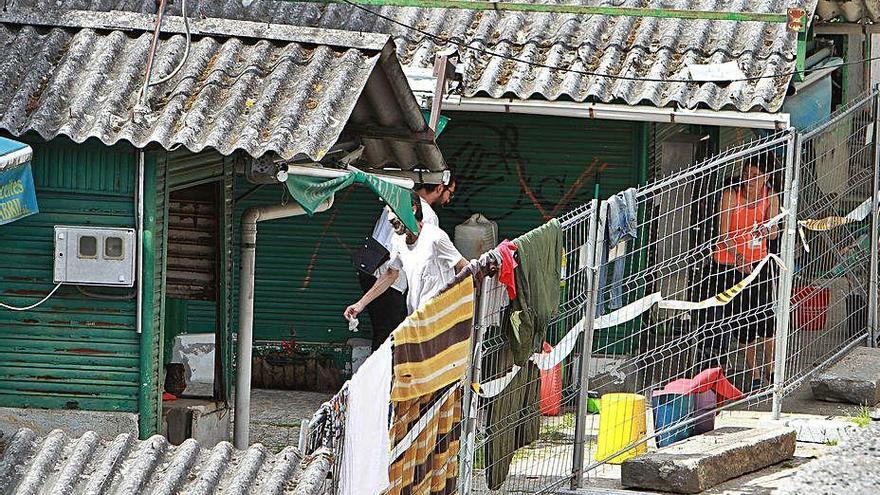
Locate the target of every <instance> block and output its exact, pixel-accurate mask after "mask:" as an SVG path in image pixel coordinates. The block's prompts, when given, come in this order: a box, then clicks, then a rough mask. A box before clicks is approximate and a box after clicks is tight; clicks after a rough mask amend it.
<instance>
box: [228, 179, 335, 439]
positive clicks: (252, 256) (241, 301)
mask: <svg viewBox="0 0 880 495" xmlns="http://www.w3.org/2000/svg"><path fill="white" fill-rule="evenodd" d="M333 199H334V197H333V196H331V197H330V199H328V200H326V201H325V202H323V203H321V205H320V206H319V207H318V209H317V210H316V213H317V212H322V211H326V210H328V209H330V207H331V206H333ZM305 214H306V211H305V210H304V209H303V208H302V206H300V205H299V204H297V203H289V204H287V205H284V206H281V205H271V206H269V205H267V206H252V207H250V208H248V209H247V210H246V211H245V212H244V215H242V217H241V275H240V278H239V279H240V284H241V286H240V287H239V291H238V358H237V359H238V367H237V368H236V372H235V420H234V433H233V442H234V444H235V448H237V449H241V450H245V449H247V448H248V445H249V435H248V433H249V432H248V429H249V426H250V423H251V360H252V359H253V351H254V267H255V265H256V258H257V223H258V222H265V221H268V220H276V219H279V218H289V217H296V216H301V215H305Z"/></svg>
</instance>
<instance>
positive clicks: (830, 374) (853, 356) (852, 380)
mask: <svg viewBox="0 0 880 495" xmlns="http://www.w3.org/2000/svg"><path fill="white" fill-rule="evenodd" d="M810 387H811V388H812V390H813V397H815V398H816V399H818V400H824V401H830V402H848V403H851V404H858V405H867V406H873V405H874V404H877V403H878V402H880V348H878V349H872V348H869V347H857V348H856V349H854V350H853V351H852V352H851V353H850V354H848V355H847V356H846V357H845V358H843V359H842V360H840V362H838V363H837V364H835V365H834V366H832V367H831V368H829V369H828V370H826V371H824V372H822V373H820V374H819V375H817V376H816V377H815V378H813V379H812V380H810Z"/></svg>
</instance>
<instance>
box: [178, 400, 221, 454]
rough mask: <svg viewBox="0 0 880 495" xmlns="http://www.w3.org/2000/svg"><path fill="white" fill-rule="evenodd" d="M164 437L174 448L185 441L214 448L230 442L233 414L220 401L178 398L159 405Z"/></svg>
mask: <svg viewBox="0 0 880 495" xmlns="http://www.w3.org/2000/svg"><path fill="white" fill-rule="evenodd" d="M162 423H163V427H164V432H163V433H164V435H165V436H166V437H167V438H168V441H169V442H171V443H172V444H174V445H180V444H182V443H183V442H184V441H185V440H187V439H188V438H192V439H194V440H196V441H198V442H199V444H200V445H201V446H202V447H205V448H213V447H214V446H215V445H217V444H218V443H220V442H224V441H229V440H230V439H231V437H230V425H231V424H232V413H231V411H230V409H229V408H228V407H227V406H226V404H225V403H223V402H214V401H210V400H202V399H178V400H176V401H172V402H165V403H164V404H163V405H162Z"/></svg>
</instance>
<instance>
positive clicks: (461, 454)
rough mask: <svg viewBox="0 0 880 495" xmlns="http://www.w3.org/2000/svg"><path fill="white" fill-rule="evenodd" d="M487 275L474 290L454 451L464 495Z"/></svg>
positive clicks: (469, 464)
mask: <svg viewBox="0 0 880 495" xmlns="http://www.w3.org/2000/svg"><path fill="white" fill-rule="evenodd" d="M489 287H490V284H489V279H488V278H484V279H483V283H482V285H481V286H480V291H479V293H477V294H475V297H476V301H475V303H476V304H475V306H476V311H475V313H474V333H473V338H472V340H473V343H472V344H471V354H470V355H471V362H470V368H469V370H468V373H467V374H466V377H465V384H464V390H463V392H462V418H464V421H463V424H462V431H461V437H460V442H461V443H460V445H461V447H460V448H459V451H458V468H459V469H458V473H459V476H458V493H459V495H468V494H470V492H471V485H472V481H473V472H474V450H475V445H476V441H477V440H476V422H477V405H478V404H479V397H478V396H477V394H475V393H473V384H474V383H479V381H480V379H481V375H482V361H483V352H482V351H483V329H484V328H485V325H484V324H483V322H484V321H485V318H486V313H487V311H488V303H489V294H488V292H489Z"/></svg>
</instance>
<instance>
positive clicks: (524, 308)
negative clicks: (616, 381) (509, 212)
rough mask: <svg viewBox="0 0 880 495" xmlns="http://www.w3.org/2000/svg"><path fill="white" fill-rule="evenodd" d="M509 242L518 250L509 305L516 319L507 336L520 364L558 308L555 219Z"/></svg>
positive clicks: (559, 275)
mask: <svg viewBox="0 0 880 495" xmlns="http://www.w3.org/2000/svg"><path fill="white" fill-rule="evenodd" d="M513 243H514V244H515V245H516V247H517V252H518V253H519V267H518V270H516V287H517V291H516V299H514V300H513V301H511V305H510V307H511V315H518V316H517V319H518V321H517V322H516V324H515V325H511V326H510V327H509V328H508V330H510V334H509V335H508V337H509V342H510V345H511V349H512V350H513V358H514V364H516V365H518V366H522V365H524V364H525V363H526V362H527V361H528V359H529V358H530V357H531V355H532V353H534V352H535V351H537V350H538V349H540V345H541V343H542V342H544V334H545V333H546V332H547V326H548V325H549V324H550V320H551V319H552V318H553V316H554V315H556V312H557V311H558V310H559V294H560V290H559V281H560V280H561V279H562V251H563V249H564V247H563V244H562V229H561V228H560V227H559V221H558V220H556V219H553V220H550V221H549V222H547V223H545V224H544V225H542V226H540V227H538V228H536V229H534V230H532V231H530V232H528V233H526V234H523V235H522V236H520V237H519V238H517V239H516V240H515V241H513Z"/></svg>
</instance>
